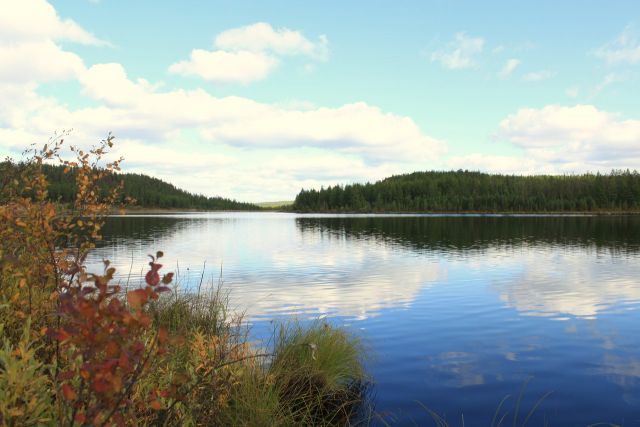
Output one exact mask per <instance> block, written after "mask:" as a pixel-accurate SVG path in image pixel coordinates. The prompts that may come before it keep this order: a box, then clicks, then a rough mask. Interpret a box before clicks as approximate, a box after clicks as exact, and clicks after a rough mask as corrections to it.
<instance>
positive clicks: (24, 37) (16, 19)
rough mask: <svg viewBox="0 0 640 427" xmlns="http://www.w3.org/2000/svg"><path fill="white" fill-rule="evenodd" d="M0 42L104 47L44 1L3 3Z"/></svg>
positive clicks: (27, 0) (32, 0) (0, 16)
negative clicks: (61, 16)
mask: <svg viewBox="0 0 640 427" xmlns="http://www.w3.org/2000/svg"><path fill="white" fill-rule="evenodd" d="M1 7H2V13H1V14H0V40H2V41H3V42H4V43H16V42H24V41H32V42H33V41H44V40H66V41H71V42H76V43H81V44H90V45H91V44H92V45H102V44H105V42H103V41H101V40H99V39H97V38H96V37H95V36H94V35H93V34H91V33H89V32H87V31H86V30H84V29H83V28H82V27H80V26H79V25H78V24H77V23H76V22H74V21H72V20H71V19H62V18H60V17H59V16H58V14H57V13H56V10H55V9H54V8H53V6H51V5H50V4H49V3H47V2H46V1H45V0H20V1H9V0H3V1H2V6H1Z"/></svg>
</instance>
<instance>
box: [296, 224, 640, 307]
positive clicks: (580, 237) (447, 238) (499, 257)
mask: <svg viewBox="0 0 640 427" xmlns="http://www.w3.org/2000/svg"><path fill="white" fill-rule="evenodd" d="M296 222H297V225H298V227H299V228H300V230H301V232H302V233H303V234H304V233H310V234H319V235H326V236H334V237H336V238H337V237H340V236H344V237H347V238H349V239H353V240H357V241H368V240H372V239H373V240H376V241H379V242H385V243H388V244H391V245H397V246H399V247H401V248H405V249H410V250H411V251H414V252H416V253H418V254H421V255H423V256H426V257H445V258H455V257H463V258H466V260H465V264H466V266H467V268H469V269H470V271H471V270H474V271H478V272H480V273H481V274H482V275H484V276H485V278H487V279H490V281H491V283H492V289H494V290H495V291H496V292H497V293H498V294H499V295H500V299H501V300H502V301H504V302H505V303H506V304H508V305H509V306H510V307H513V308H515V309H517V310H518V311H520V312H522V313H523V314H527V315H534V316H548V317H556V318H559V319H566V316H579V317H585V318H594V317H595V316H596V315H597V314H598V312H601V311H604V310H608V309H610V308H611V307H614V306H616V305H619V304H624V303H629V302H634V301H640V286H639V285H638V281H637V273H638V268H637V263H635V262H629V259H628V257H632V258H631V259H635V257H636V256H637V255H638V254H639V253H640V221H638V218H637V217H633V216H613V217H585V216H574V217H546V216H530V217H503V216H476V217H473V216H471V217H465V216H463V217H460V216H457V217H437V216H426V217H425V216H421V217H412V218H407V217H358V218H350V217H334V218H297V219H296ZM612 260H614V261H615V262H611V261H612Z"/></svg>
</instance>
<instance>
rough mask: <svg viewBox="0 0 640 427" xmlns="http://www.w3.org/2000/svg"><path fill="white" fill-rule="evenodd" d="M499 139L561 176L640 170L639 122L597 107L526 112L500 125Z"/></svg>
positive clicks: (521, 111)
mask: <svg viewBox="0 0 640 427" xmlns="http://www.w3.org/2000/svg"><path fill="white" fill-rule="evenodd" d="M499 138H500V139H503V140H506V141H509V142H511V143H512V144H514V145H516V146H518V147H520V148H522V149H525V150H526V153H527V157H528V158H530V159H533V160H535V161H538V162H540V163H541V164H545V165H549V166H552V167H553V168H554V169H555V170H556V171H558V172H562V171H585V170H608V169H611V168H626V167H629V168H631V169H633V168H638V165H640V144H639V143H638V142H639V141H640V120H632V119H623V118H622V116H621V115H620V114H617V113H610V112H606V111H601V110H598V109H597V108H596V107H594V106H593V105H576V106H574V107H565V106H559V105H549V106H546V107H544V108H541V109H532V108H523V109H521V110H519V111H518V112H516V113H515V114H511V115H509V116H508V117H507V118H505V119H504V120H503V121H502V122H501V123H500V132H499Z"/></svg>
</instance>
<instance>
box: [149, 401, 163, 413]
mask: <svg viewBox="0 0 640 427" xmlns="http://www.w3.org/2000/svg"><path fill="white" fill-rule="evenodd" d="M149 406H151V408H152V409H155V410H156V411H159V410H160V409H162V403H160V401H159V400H152V401H151V403H149Z"/></svg>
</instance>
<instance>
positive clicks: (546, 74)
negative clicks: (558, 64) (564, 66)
mask: <svg viewBox="0 0 640 427" xmlns="http://www.w3.org/2000/svg"><path fill="white" fill-rule="evenodd" d="M554 75H555V73H554V72H553V71H549V70H541V71H534V72H531V73H527V74H525V75H524V76H523V77H522V80H524V81H526V82H540V81H542V80H547V79H550V78H551V77H553V76H554Z"/></svg>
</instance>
